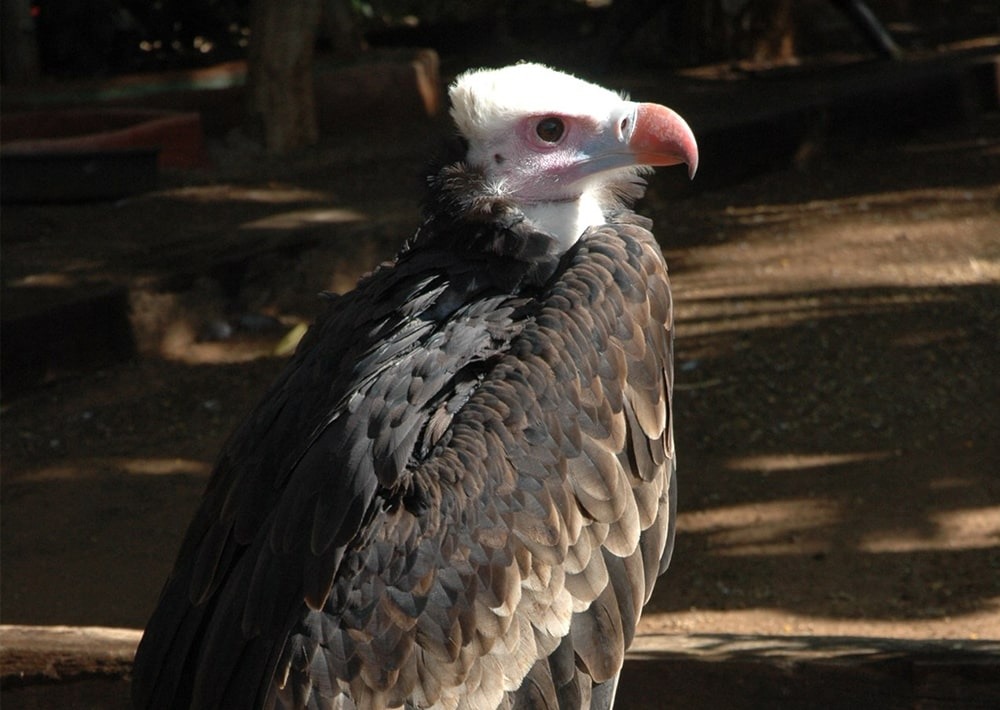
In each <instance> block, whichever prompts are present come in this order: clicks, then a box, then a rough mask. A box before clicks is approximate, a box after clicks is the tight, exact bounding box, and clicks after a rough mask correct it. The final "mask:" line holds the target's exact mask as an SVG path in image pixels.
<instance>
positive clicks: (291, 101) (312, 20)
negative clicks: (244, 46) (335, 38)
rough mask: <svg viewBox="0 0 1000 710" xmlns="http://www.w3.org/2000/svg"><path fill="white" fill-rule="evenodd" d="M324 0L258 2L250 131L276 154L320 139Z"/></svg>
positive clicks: (254, 13) (253, 27) (254, 5)
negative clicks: (318, 53) (316, 78)
mask: <svg viewBox="0 0 1000 710" xmlns="http://www.w3.org/2000/svg"><path fill="white" fill-rule="evenodd" d="M319 13H320V0H286V1H285V2H276V1H275V0H253V3H252V4H251V7H250V29H251V32H252V34H251V36H250V51H249V60H248V64H249V67H248V80H249V92H248V95H249V127H250V132H251V135H254V136H258V137H260V138H261V140H262V142H263V144H264V147H265V149H266V150H267V152H268V153H272V154H277V155H280V154H285V153H289V152H291V151H294V150H298V149H301V148H304V147H306V146H309V145H312V144H314V143H315V142H316V141H317V139H318V138H319V129H318V127H317V123H316V100H315V95H314V87H313V72H312V68H313V54H314V51H315V44H316V29H317V25H318V22H319Z"/></svg>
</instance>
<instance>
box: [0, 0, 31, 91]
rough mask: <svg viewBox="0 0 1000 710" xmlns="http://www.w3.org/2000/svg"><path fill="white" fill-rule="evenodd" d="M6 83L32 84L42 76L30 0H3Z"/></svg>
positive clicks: (1, 22) (0, 0)
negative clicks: (39, 69)
mask: <svg viewBox="0 0 1000 710" xmlns="http://www.w3.org/2000/svg"><path fill="white" fill-rule="evenodd" d="M0 34H2V35H3V36H2V38H0V39H2V45H0V46H2V51H3V60H2V64H0V67H2V72H0V76H2V80H3V83H4V84H30V83H32V82H33V81H36V80H37V79H38V74H39V71H38V44H37V42H36V40H35V21H34V20H33V19H32V18H31V2H30V1H29V0H0Z"/></svg>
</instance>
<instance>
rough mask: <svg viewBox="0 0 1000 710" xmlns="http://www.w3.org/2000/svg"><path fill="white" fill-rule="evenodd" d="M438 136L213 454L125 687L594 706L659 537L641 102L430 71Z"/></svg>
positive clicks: (678, 147) (396, 701)
mask: <svg viewBox="0 0 1000 710" xmlns="http://www.w3.org/2000/svg"><path fill="white" fill-rule="evenodd" d="M450 96H451V102H452V116H453V118H454V121H455V124H456V125H457V128H458V131H459V134H460V136H459V137H460V139H461V141H460V142H461V144H462V149H463V154H462V155H461V156H460V158H459V159H457V160H456V161H455V162H446V163H445V164H444V165H443V167H440V168H439V169H437V170H436V171H434V172H433V173H432V174H431V175H430V177H429V178H428V181H429V191H428V196H427V200H426V206H425V219H424V222H423V224H422V226H421V227H420V228H419V230H418V231H417V233H416V234H415V235H414V236H413V237H412V238H411V239H410V240H409V241H408V242H407V243H406V245H405V246H404V247H403V248H402V250H401V252H400V253H399V254H398V255H397V257H396V258H395V259H394V260H393V261H392V262H391V263H389V264H385V265H383V266H381V267H379V268H378V269H376V270H375V271H374V272H373V273H372V274H370V275H368V276H367V277H365V278H364V279H362V280H361V282H360V283H359V284H358V286H357V288H356V289H355V290H354V291H352V292H350V293H347V294H345V295H343V296H340V297H337V298H334V299H333V300H332V302H331V304H330V306H329V308H328V309H327V311H326V313H325V314H324V315H322V316H321V317H320V318H319V319H318V320H317V322H316V323H315V324H314V325H313V327H312V328H311V329H310V331H309V333H308V334H307V335H306V337H305V339H304V340H303V342H302V344H301V345H300V347H299V349H298V352H297V353H296V354H295V356H294V358H293V359H292V360H291V362H290V363H289V365H288V366H287V367H286V369H285V370H284V372H283V374H282V375H281V376H280V377H279V379H278V380H277V381H276V382H275V383H274V385H273V386H272V387H271V389H270V390H269V391H268V393H267V395H266V396H265V397H264V399H263V401H262V402H261V403H260V404H259V405H258V406H257V407H256V409H255V410H254V411H253V412H252V413H251V414H250V416H249V417H248V419H247V420H246V421H245V422H244V423H243V424H242V425H241V426H240V427H239V428H238V429H237V430H236V432H235V433H234V434H233V435H232V437H231V438H230V440H229V441H228V443H227V444H226V446H225V447H224V449H223V451H222V453H221V455H220V457H219V460H218V462H217V464H216V467H215V470H214V473H213V475H212V477H211V479H210V482H209V484H208V487H207V490H206V492H205V495H204V499H203V501H202V503H201V506H200V508H199V509H198V511H197V513H196V515H195V518H194V520H193V521H192V523H191V525H190V527H189V529H188V531H187V535H186V538H185V540H184V542H183V545H182V547H181V550H180V553H179V556H178V559H177V562H176V565H175V567H174V570H173V573H172V574H171V576H170V578H169V579H168V581H167V583H166V585H165V587H164V590H163V592H162V594H161V597H160V600H159V604H158V607H157V609H156V611H155V613H154V614H153V616H152V619H151V620H150V622H149V625H148V627H147V629H146V632H145V635H144V637H143V640H142V643H141V644H140V647H139V650H138V653H137V656H136V660H135V669H134V685H133V699H134V702H135V705H136V706H137V707H139V708H182V707H194V708H240V709H243V708H344V709H346V708H363V709H368V708H371V709H379V708H477V709H486V708H563V709H566V708H610V707H611V705H612V704H613V702H614V695H615V689H616V686H617V682H618V676H619V673H620V671H621V667H622V663H623V661H624V656H625V651H626V649H627V648H628V646H629V644H630V642H631V641H632V637H633V635H634V632H635V628H636V623H637V622H638V619H639V614H640V612H641V609H642V606H643V605H644V604H645V602H646V601H648V599H649V597H650V594H651V592H652V589H653V584H654V581H655V580H656V578H657V576H658V575H659V574H660V573H661V572H662V571H663V570H664V569H665V568H666V566H667V564H668V562H669V560H670V554H671V550H672V548H673V535H674V532H673V531H674V517H675V509H676V503H675V501H676V485H675V463H674V444H673V437H672V420H671V404H670V397H671V389H672V381H673V375H672V311H671V296H670V289H669V284H668V281H667V271H666V265H665V264H664V261H663V256H662V253H661V250H660V249H659V247H658V246H657V244H656V241H655V240H654V239H653V236H652V235H651V234H650V232H649V231H648V230H649V226H650V224H649V222H648V220H646V219H643V218H641V217H638V216H636V215H635V214H634V213H633V212H631V211H630V209H629V207H630V205H631V203H632V202H633V201H634V200H635V199H636V198H637V197H639V196H640V195H641V193H642V186H643V183H642V180H641V178H640V177H639V175H640V174H641V173H642V172H643V171H644V170H648V169H649V168H648V166H654V165H672V164H677V163H686V164H687V165H688V169H689V172H690V173H691V174H692V175H693V174H694V170H695V168H696V166H697V162H698V154H697V147H696V144H695V139H694V136H693V135H692V133H691V130H690V129H689V128H688V126H687V124H686V123H685V122H684V121H683V120H682V119H681V118H680V117H679V116H678V115H677V114H676V113H674V112H673V111H671V110H670V109H668V108H665V107H663V106H659V105H655V104H648V103H634V102H631V101H628V100H626V99H625V98H623V97H622V96H621V95H619V94H617V93H615V92H612V91H609V90H607V89H603V88H601V87H598V86H595V85H593V84H590V83H587V82H585V81H583V80H581V79H578V78H575V77H572V76H570V75H567V74H563V73H560V72H557V71H554V70H552V69H549V68H547V67H544V66H541V65H538V64H518V65H514V66H509V67H505V68H502V69H495V70H478V71H472V72H468V73H466V74H463V75H462V76H460V77H459V78H458V79H457V80H456V81H455V82H454V84H453V85H452V86H451V89H450Z"/></svg>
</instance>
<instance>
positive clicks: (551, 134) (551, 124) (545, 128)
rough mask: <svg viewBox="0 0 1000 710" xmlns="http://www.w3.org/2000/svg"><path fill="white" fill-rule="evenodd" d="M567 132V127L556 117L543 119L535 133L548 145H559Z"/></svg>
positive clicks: (536, 127)
mask: <svg viewBox="0 0 1000 710" xmlns="http://www.w3.org/2000/svg"><path fill="white" fill-rule="evenodd" d="M565 132H566V125H565V124H564V123H563V122H562V119H561V118H556V117H555V116H549V117H548V118H543V119H542V120H541V121H539V122H538V125H537V126H535V133H537V134H538V137H539V138H541V139H542V140H543V141H545V142H546V143H558V142H559V139H560V138H562V137H563V133H565Z"/></svg>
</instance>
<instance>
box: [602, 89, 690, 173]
mask: <svg viewBox="0 0 1000 710" xmlns="http://www.w3.org/2000/svg"><path fill="white" fill-rule="evenodd" d="M633 106H634V107H635V110H634V111H633V112H632V115H631V117H626V118H623V119H621V121H620V123H619V126H620V128H621V132H622V136H621V139H620V140H625V141H627V143H628V148H629V151H630V152H631V153H632V155H633V156H634V159H635V163H636V164H637V165H677V164H678V163H684V164H686V165H687V166H688V177H689V178H693V177H694V174H695V172H697V170H698V143H697V142H696V141H695V138H694V133H692V132H691V128H690V127H689V126H688V124H687V121H685V120H684V119H683V118H681V117H680V116H679V115H678V114H677V113H676V112H675V111H673V110H671V109H669V108H667V107H666V106H660V105H659V104H633Z"/></svg>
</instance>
